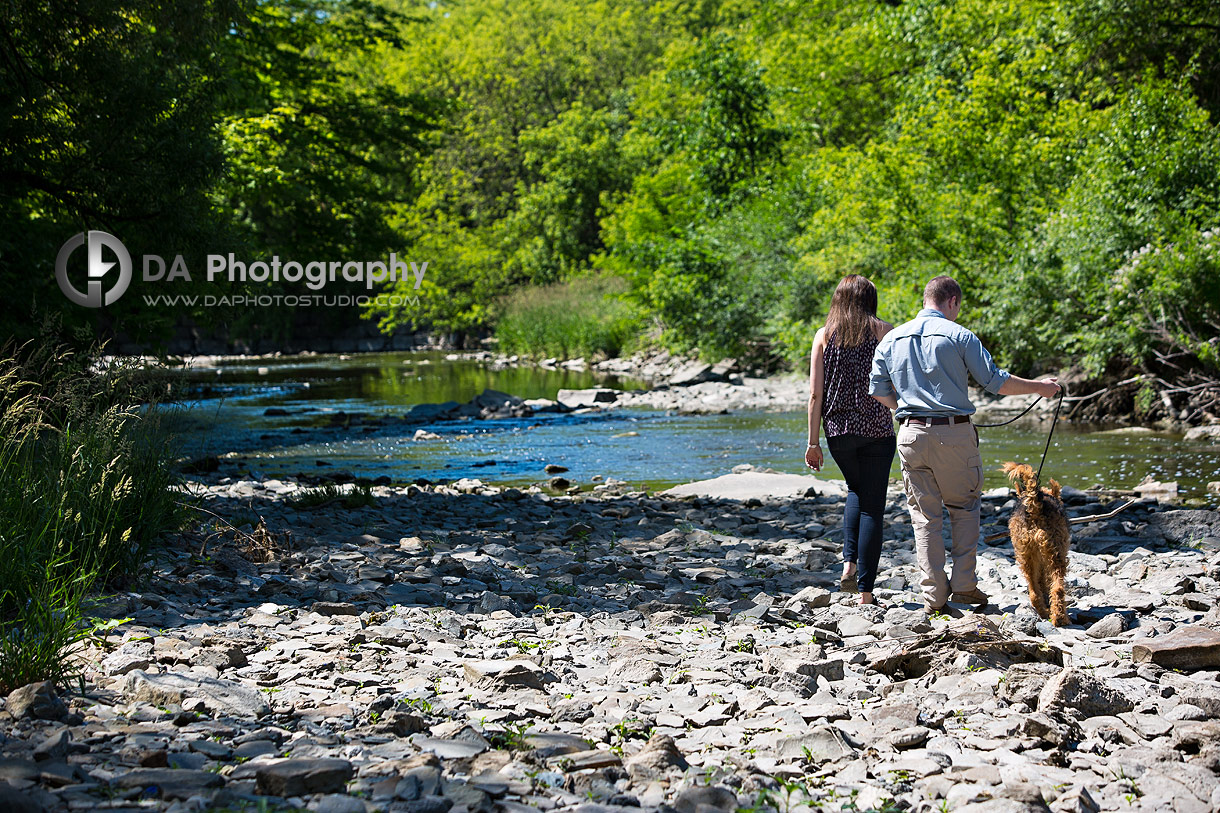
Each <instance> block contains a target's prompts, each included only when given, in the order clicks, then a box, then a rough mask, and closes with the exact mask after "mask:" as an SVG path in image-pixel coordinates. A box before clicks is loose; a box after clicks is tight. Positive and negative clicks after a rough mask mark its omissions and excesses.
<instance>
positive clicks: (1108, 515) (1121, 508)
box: [983, 499, 1139, 543]
mask: <svg viewBox="0 0 1220 813" xmlns="http://www.w3.org/2000/svg"><path fill="white" fill-rule="evenodd" d="M1137 502H1139V500H1138V499H1135V500H1127V501H1126V502H1125V503H1123V504H1122V505H1120V506H1119V507H1118V508H1115V509H1114V510H1113V511H1108V512H1107V513H1105V514H1092V515H1090V516H1087V517H1072V518H1071V519H1069V520H1068V524H1069V525H1079V524H1081V523H1084V522H1098V521H1100V520H1103V519H1110V518H1111V517H1113V516H1116V515H1117V514H1118V513H1119V512H1120V511H1125V510H1126V509H1128V508H1130V507H1131V506H1133V505H1135V504H1136V503H1137ZM1006 536H1008V531H1000V532H999V533H994V534H989V535H987V536H985V537H983V542H985V543H991V542H993V541H995V540H997V539H1003V538H1004V537H1006Z"/></svg>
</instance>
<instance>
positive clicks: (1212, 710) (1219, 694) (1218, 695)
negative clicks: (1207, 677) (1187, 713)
mask: <svg viewBox="0 0 1220 813" xmlns="http://www.w3.org/2000/svg"><path fill="white" fill-rule="evenodd" d="M1161 683H1162V684H1163V685H1165V686H1169V687H1171V688H1172V689H1173V690H1174V693H1175V694H1176V695H1177V696H1178V699H1179V700H1180V701H1182V702H1183V703H1189V704H1190V705H1192V706H1197V707H1199V708H1201V709H1203V711H1204V712H1206V713H1207V714H1210V715H1211V716H1212V717H1220V685H1217V684H1216V683H1215V681H1201V680H1192V679H1191V678H1188V677H1186V676H1184V675H1179V674H1177V673H1175V672H1166V673H1165V674H1163V675H1162V676H1161Z"/></svg>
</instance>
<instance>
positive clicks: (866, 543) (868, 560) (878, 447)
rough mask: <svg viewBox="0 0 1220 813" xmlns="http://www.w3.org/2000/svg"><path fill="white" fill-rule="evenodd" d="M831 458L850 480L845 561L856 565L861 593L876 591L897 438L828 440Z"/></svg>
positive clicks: (846, 509) (856, 436) (858, 437)
mask: <svg viewBox="0 0 1220 813" xmlns="http://www.w3.org/2000/svg"><path fill="white" fill-rule="evenodd" d="M826 446H827V448H828V449H830V456H831V457H833V458H834V461H835V463H837V464H838V465H839V469H840V470H841V471H842V472H843V479H845V480H847V505H846V506H844V508H843V561H845V562H855V563H856V566H857V568H858V570H857V575H856V578H857V581H858V584H859V585H860V592H862V593H871V592H873V583H874V582H875V581H876V580H877V562H878V561H880V559H881V529H882V526H883V525H884V523H885V492H886V488H887V487H888V485H889V481H890V466H891V465H892V464H893V462H894V451H895V449H897V439H896V438H895V437H894V436H893V435H890V436H889V437H888V438H869V437H864V436H863V435H835V436H834V437H828V438H826Z"/></svg>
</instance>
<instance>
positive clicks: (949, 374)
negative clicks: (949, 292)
mask: <svg viewBox="0 0 1220 813" xmlns="http://www.w3.org/2000/svg"><path fill="white" fill-rule="evenodd" d="M967 374H969V376H970V377H973V378H974V380H975V381H976V382H977V383H978V385H979V386H980V387H982V388H983V389H985V390H987V391H988V392H991V393H999V391H1000V387H1002V386H1004V382H1005V381H1007V380H1008V375H1009V374H1008V372H1007V371H1006V370H1001V369H1000V368H999V367H997V366H996V363H995V361H994V360H992V358H991V354H990V353H988V352H987V349H986V348H985V347H983V343H982V342H980V341H979V337H978V336H975V335H974V334H973V333H972V332H970V331H969V330H967V329H966V328H964V327H962V326H961V325H959V324H957V323H956V322H951V321H950V320H948V319H946V318H945V315H944V314H943V313H941V312H940V311H938V310H936V309H935V308H924V309H923V310H921V311H920V312H919V315H917V316H916V317H915V318H914V319H912V320H911V321H909V322H907V323H905V324H902V325H899V326H898V327H896V328H894V329H893V330H891V331H890V332H889V333H888V334H887V335H886V337H885V338H884V339H882V340H881V341H880V342H879V343H878V344H877V351H876V352H875V353H874V354H873V370H872V375H871V377H870V379H869V387H868V394H869V395H881V396H886V395H893V396H896V397H897V398H898V409H897V410H896V411H895V413H894V415H895V417H897V418H899V419H902V418H908V417H916V418H933V417H947V416H951V415H972V414H973V413H974V404H972V403H970V394H969V391H968V390H967V385H968V383H969V382H968V379H967Z"/></svg>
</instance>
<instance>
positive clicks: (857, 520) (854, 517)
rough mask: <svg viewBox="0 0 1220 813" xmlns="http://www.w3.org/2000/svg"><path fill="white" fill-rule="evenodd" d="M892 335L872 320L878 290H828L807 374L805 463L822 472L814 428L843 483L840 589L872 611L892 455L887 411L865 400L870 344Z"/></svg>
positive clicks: (857, 285)
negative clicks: (825, 310) (822, 430)
mask: <svg viewBox="0 0 1220 813" xmlns="http://www.w3.org/2000/svg"><path fill="white" fill-rule="evenodd" d="M893 329H894V326H893V325H891V324H889V323H888V322H883V321H881V320H880V319H878V318H877V289H876V288H875V287H874V286H873V284H872V283H871V282H869V281H868V280H867V279H865V278H864V277H862V276H860V275H859V274H848V275H847V276H846V277H844V278H843V279H842V280H841V281H840V282H839V286H838V287H837V288H835V292H834V296H833V297H832V298H831V300H830V313H829V314H827V316H826V325H825V326H824V327H822V328H821V329H819V330H818V332H817V334H816V335H814V337H813V351H812V353H811V356H810V368H809V446H808V448H807V449H806V450H805V462H806V463H807V464H808V465H809V467H810V468H812V469H813V470H814V471H818V470H820V469H821V468H822V449H821V447H820V446H819V445H818V430H819V428H820V425H821V424H823V423H825V426H826V446H827V448H828V449H830V455H831V457H833V458H834V461H835V463H837V464H838V465H839V469H840V470H841V471H842V472H843V477H844V479H846V480H847V504H846V506H845V507H844V509H843V576H842V578H841V579H840V581H839V584H840V586H841V587H842V588H843V589H844V590H847V591H854V590H856V589H857V588H858V589H859V590H860V603H861V604H876V603H877V601H876V599H874V598H873V584H874V582H875V581H876V578H877V563H878V561H879V560H880V558H881V529H882V525H883V523H884V515H885V492H886V487H887V486H888V485H889V478H890V465H891V464H892V463H893V462H894V450H895V448H896V445H895V438H894V419H893V417H892V416H891V415H890V411H889V410H888V409H886V408H885V407H884V406H882V405H881V404H880V403H878V402H877V401H876V400H875V399H874V398H872V397H871V396H869V394H868V379H869V373H870V371H871V370H872V364H873V351H874V350H876V349H877V342H879V341H880V340H881V338H882V337H883V336H885V334H886V333H888V332H890V331H891V330H893Z"/></svg>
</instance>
